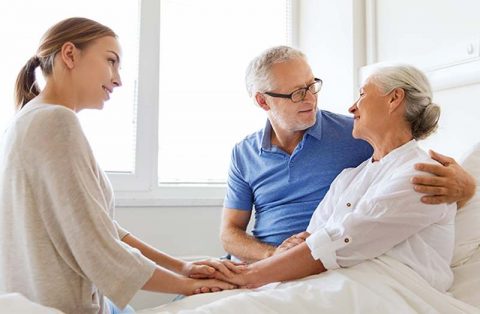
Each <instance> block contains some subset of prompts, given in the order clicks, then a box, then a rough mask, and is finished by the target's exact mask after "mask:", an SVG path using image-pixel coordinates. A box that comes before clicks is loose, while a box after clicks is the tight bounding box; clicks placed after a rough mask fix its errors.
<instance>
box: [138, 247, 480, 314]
mask: <svg viewBox="0 0 480 314" xmlns="http://www.w3.org/2000/svg"><path fill="white" fill-rule="evenodd" d="M470 262H471V261H469V262H468V263H466V264H464V265H462V266H459V267H457V268H456V269H454V271H455V275H456V276H457V278H456V280H455V283H454V285H453V287H452V290H451V293H448V294H443V293H440V292H438V291H437V290H435V289H433V288H432V287H431V286H430V285H429V284H428V283H427V282H426V281H425V280H423V278H421V277H420V276H419V275H418V274H416V273H415V272H414V271H413V270H411V269H410V268H408V267H407V266H405V265H403V264H401V263H400V262H398V261H396V260H395V259H392V258H389V257H386V256H382V257H380V258H377V259H374V260H372V261H367V262H364V263H362V264H359V265H357V266H355V267H351V268H345V269H339V270H334V271H328V272H325V273H323V274H320V275H315V276H310V277H307V278H304V279H301V280H295V281H291V282H286V283H275V284H271V285H268V286H265V287H262V288H260V289H257V290H255V291H249V290H234V291H223V292H219V293H210V294H204V295H196V296H191V297H187V298H185V299H183V300H180V301H176V302H173V303H170V304H166V305H163V306H160V307H156V308H153V309H147V310H143V311H139V312H138V313H142V314H160V313H239V314H244V313H342V314H343V313H402V314H403V313H449V314H453V313H480V308H479V306H480V305H479V302H480V301H479V300H480V279H479V273H480V251H479V252H477V254H476V256H475V258H474V259H473V260H472V263H470ZM454 296H455V297H454ZM467 302H468V303H470V304H468V303H467ZM473 305H475V306H473Z"/></svg>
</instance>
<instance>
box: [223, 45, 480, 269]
mask: <svg viewBox="0 0 480 314" xmlns="http://www.w3.org/2000/svg"><path fill="white" fill-rule="evenodd" d="M246 85H247V90H248V93H249V95H250V96H251V97H253V99H254V101H255V102H256V104H258V106H259V107H260V108H262V109H263V110H264V111H265V112H266V113H267V117H268V120H267V123H266V126H265V128H264V129H262V130H260V131H258V132H256V133H254V134H251V135H249V136H247V137H246V138H245V139H244V140H242V141H241V142H240V143H238V144H237V145H235V147H234V148H233V152H232V160H231V165H230V170H229V176H228V184H227V194H226V196H225V201H224V209H223V217H222V227H221V240H222V243H223V246H224V248H225V250H226V251H227V252H228V253H230V254H232V255H234V256H235V257H237V258H239V259H240V260H243V261H246V262H254V261H258V260H261V259H264V258H267V257H269V256H272V255H274V254H275V253H278V252H279V251H282V250H284V249H286V248H288V246H289V245H290V244H291V245H294V244H295V243H297V242H298V241H303V240H304V239H303V235H302V234H298V235H297V233H299V232H301V231H303V230H306V228H307V226H308V223H309V221H310V218H311V216H312V214H313V212H314V210H315V208H316V207H317V205H318V204H319V203H320V201H321V200H322V199H323V197H324V196H325V194H326V192H327V191H328V189H329V187H330V184H331V183H332V182H333V180H334V179H335V177H336V176H337V175H338V174H339V173H340V172H341V171H342V170H343V169H345V168H350V167H356V166H358V165H359V164H360V163H361V162H363V161H364V160H366V159H367V158H369V157H371V155H372V152H373V150H372V148H371V147H370V145H369V144H367V143H366V142H364V141H361V140H355V139H353V137H352V127H353V120H352V119H351V118H348V117H346V116H343V115H338V114H334V113H331V112H327V111H322V110H319V109H318V108H317V94H318V92H319V91H320V89H321V87H322V80H321V79H319V78H316V77H315V76H314V74H313V73H312V70H311V68H310V66H309V65H308V63H307V60H306V57H305V55H304V54H303V53H302V52H301V51H298V50H296V49H294V48H290V47H286V46H279V47H274V48H271V49H268V50H266V51H265V52H263V53H262V54H261V55H259V56H258V57H256V58H255V59H254V60H252V62H251V63H250V65H249V67H248V69H247V74H246ZM432 157H433V158H434V159H436V160H438V161H439V162H440V163H441V164H442V165H438V166H437V165H428V164H418V165H417V169H419V170H424V171H426V172H429V173H432V174H434V175H436V176H435V177H432V176H427V175H426V176H425V177H416V178H412V183H413V185H412V188H414V189H415V190H416V191H418V192H421V193H426V195H424V196H423V197H422V196H421V195H419V197H422V201H423V202H425V203H432V204H433V203H441V202H448V203H451V202H458V205H459V206H461V205H463V204H464V203H465V202H466V201H467V200H468V199H469V198H471V197H472V196H473V194H474V191H475V181H474V179H473V178H472V177H471V176H470V175H469V174H468V173H466V172H465V171H464V170H463V169H462V168H461V167H460V166H458V164H457V163H456V162H455V161H454V160H453V159H451V158H448V157H445V156H442V155H439V154H435V153H433V155H432ZM253 207H255V226H254V228H253V236H251V235H249V234H247V232H246V229H247V225H248V223H249V221H250V218H251V213H252V208H253ZM282 243H283V244H282Z"/></svg>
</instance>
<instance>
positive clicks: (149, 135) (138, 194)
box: [107, 0, 299, 207]
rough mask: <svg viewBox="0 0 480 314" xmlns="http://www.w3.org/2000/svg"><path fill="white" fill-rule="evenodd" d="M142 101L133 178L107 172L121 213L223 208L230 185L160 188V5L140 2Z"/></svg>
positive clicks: (293, 36)
mask: <svg viewBox="0 0 480 314" xmlns="http://www.w3.org/2000/svg"><path fill="white" fill-rule="evenodd" d="M288 5H289V6H290V12H291V17H290V25H289V34H288V36H289V41H290V43H289V44H290V45H293V46H295V44H296V43H297V42H298V40H297V39H298V12H299V8H298V6H299V1H297V0H289V2H288ZM139 12H140V44H139V54H138V56H139V62H138V73H139V74H138V85H137V90H138V99H137V104H138V105H137V123H136V145H135V170H134V172H133V173H120V172H107V175H108V177H109V179H110V181H111V182H112V185H113V187H114V190H115V195H116V203H117V206H119V207H149V206H152V207H159V206H189V207H196V206H221V205H222V203H223V197H224V194H225V184H207V183H205V184H182V183H179V184H159V182H158V165H157V162H158V145H159V144H158V140H159V138H158V123H159V118H158V104H159V88H158V86H159V73H158V69H159V62H160V60H159V55H160V54H159V51H160V1H158V0H141V1H140V10H139Z"/></svg>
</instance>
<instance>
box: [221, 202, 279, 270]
mask: <svg viewBox="0 0 480 314" xmlns="http://www.w3.org/2000/svg"><path fill="white" fill-rule="evenodd" d="M250 215H251V211H245V210H239V209H232V208H224V209H223V215H222V225H221V231H220V239H221V241H222V244H223V248H224V249H225V251H227V252H228V253H230V254H232V255H234V256H235V257H237V258H239V259H241V260H242V261H244V262H247V263H252V262H255V261H259V260H262V259H265V258H267V257H269V256H271V255H273V253H274V252H275V249H276V248H275V247H274V246H271V245H268V244H265V243H262V242H260V241H258V240H257V239H255V237H253V236H251V235H249V234H247V232H246V230H247V226H248V222H249V221H250Z"/></svg>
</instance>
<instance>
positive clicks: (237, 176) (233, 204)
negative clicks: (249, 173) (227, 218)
mask: <svg viewBox="0 0 480 314" xmlns="http://www.w3.org/2000/svg"><path fill="white" fill-rule="evenodd" d="M241 158H242V152H241V151H240V148H239V145H238V144H237V145H235V147H234V148H233V150H232V156H231V161H230V168H229V171H228V179H227V192H226V195H225V199H224V202H223V206H224V207H225V208H232V209H240V210H246V211H251V210H252V207H253V191H252V189H251V187H250V185H249V184H248V182H247V181H246V179H245V177H244V175H243V173H242V172H241V171H240V169H239V161H240V159H241Z"/></svg>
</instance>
